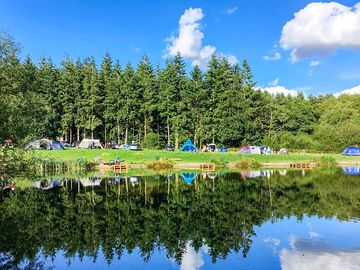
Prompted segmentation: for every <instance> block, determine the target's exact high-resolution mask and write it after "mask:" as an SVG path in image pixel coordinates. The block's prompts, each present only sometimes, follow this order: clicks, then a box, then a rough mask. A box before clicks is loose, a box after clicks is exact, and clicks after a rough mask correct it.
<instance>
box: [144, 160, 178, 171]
mask: <svg viewBox="0 0 360 270" xmlns="http://www.w3.org/2000/svg"><path fill="white" fill-rule="evenodd" d="M173 166H174V161H172V160H169V159H162V158H160V159H159V160H155V161H153V162H151V163H149V164H147V168H148V169H153V170H166V169H171V168H172V167H173Z"/></svg>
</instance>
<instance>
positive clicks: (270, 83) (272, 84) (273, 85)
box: [268, 78, 280, 87]
mask: <svg viewBox="0 0 360 270" xmlns="http://www.w3.org/2000/svg"><path fill="white" fill-rule="evenodd" d="M279 81H280V80H279V78H276V79H275V80H273V81H271V82H269V83H268V86H270V87H275V86H278V85H279Z"/></svg>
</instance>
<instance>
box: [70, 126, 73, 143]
mask: <svg viewBox="0 0 360 270" xmlns="http://www.w3.org/2000/svg"><path fill="white" fill-rule="evenodd" d="M72 140H73V130H72V128H71V129H70V138H69V142H70V143H72Z"/></svg>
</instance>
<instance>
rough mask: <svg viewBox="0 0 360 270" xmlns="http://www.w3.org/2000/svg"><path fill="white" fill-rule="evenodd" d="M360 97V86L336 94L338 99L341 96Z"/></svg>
mask: <svg viewBox="0 0 360 270" xmlns="http://www.w3.org/2000/svg"><path fill="white" fill-rule="evenodd" d="M345 94H346V95H359V94H360V85H358V86H355V87H353V88H349V89H345V90H342V91H340V92H338V93H335V94H334V96H336V97H338V96H340V95H345Z"/></svg>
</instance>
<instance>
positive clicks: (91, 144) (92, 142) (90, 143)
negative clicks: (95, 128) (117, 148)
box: [79, 139, 103, 149]
mask: <svg viewBox="0 0 360 270" xmlns="http://www.w3.org/2000/svg"><path fill="white" fill-rule="evenodd" d="M79 148H82V149H103V146H102V145H101V143H100V140H98V139H83V140H82V141H81V143H80V144H79Z"/></svg>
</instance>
